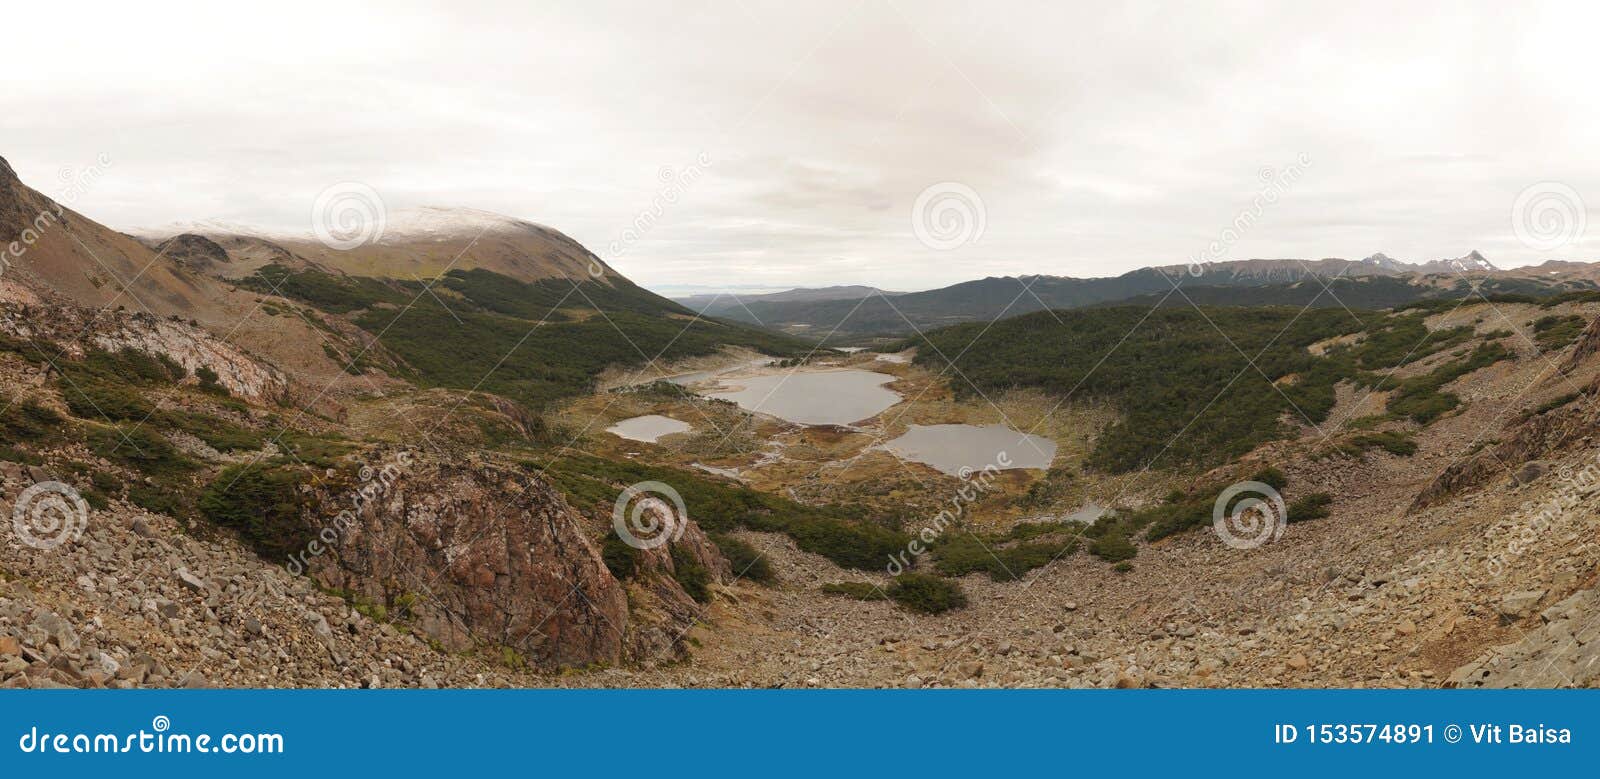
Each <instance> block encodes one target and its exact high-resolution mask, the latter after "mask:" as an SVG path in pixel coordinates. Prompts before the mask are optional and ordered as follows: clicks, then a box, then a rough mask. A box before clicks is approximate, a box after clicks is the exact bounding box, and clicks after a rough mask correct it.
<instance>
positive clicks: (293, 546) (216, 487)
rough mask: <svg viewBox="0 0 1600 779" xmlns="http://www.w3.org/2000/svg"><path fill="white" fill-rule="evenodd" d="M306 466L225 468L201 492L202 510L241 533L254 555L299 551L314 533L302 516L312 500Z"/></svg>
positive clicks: (271, 556)
mask: <svg viewBox="0 0 1600 779" xmlns="http://www.w3.org/2000/svg"><path fill="white" fill-rule="evenodd" d="M310 480H311V476H310V474H308V473H307V472H306V471H305V470H304V469H302V468H299V467H296V466H290V465H268V464H264V463H255V464H241V465H233V466H229V467H227V468H224V469H223V470H222V472H221V473H219V474H217V476H216V478H214V479H212V480H211V483H210V484H208V485H206V488H205V490H204V491H203V492H201V493H200V500H199V508H200V514H201V515H202V516H204V517H205V518H206V519H208V520H210V521H211V522H213V523H215V524H217V525H220V526H222V527H227V528H232V529H234V530H236V531H238V532H239V535H240V537H241V538H243V539H244V541H245V543H247V544H249V545H250V547H251V548H252V549H254V550H255V552H256V554H259V555H261V556H262V557H263V558H266V559H268V560H272V561H279V560H281V559H282V558H284V557H286V556H288V555H291V554H294V553H296V552H299V551H300V550H302V549H304V548H305V547H306V545H307V544H308V543H309V542H310V541H312V540H313V539H314V538H315V536H316V530H315V529H314V528H312V527H311V524H310V523H309V522H307V520H306V512H307V511H308V510H309V509H310V508H311V504H310V499H309V498H308V497H307V496H306V495H305V494H304V493H302V492H301V489H300V488H301V486H302V485H304V484H307V483H308V482H309V481H310Z"/></svg>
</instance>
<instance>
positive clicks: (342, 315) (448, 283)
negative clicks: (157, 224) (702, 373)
mask: <svg viewBox="0 0 1600 779" xmlns="http://www.w3.org/2000/svg"><path fill="white" fill-rule="evenodd" d="M135 232H137V233H139V236H140V237H139V239H135V238H134V237H133V236H130V235H126V234H123V233H119V232H117V231H114V230H112V229H110V228H108V227H105V226H104V225H100V224H97V223H95V222H93V221H92V220H90V219H88V218H86V217H84V216H82V215H80V214H78V213H76V212H74V211H72V210H70V209H66V208H64V207H62V206H61V205H60V204H58V203H56V202H54V201H53V200H51V199H50V198H48V197H45V196H44V195H42V194H40V193H38V192H36V191H34V190H32V189H30V188H29V187H27V186H26V185H25V184H23V183H22V182H21V181H20V180H19V179H18V178H17V176H16V174H15V172H13V171H12V169H11V167H10V166H9V165H8V164H6V163H4V161H3V160H0V245H4V244H9V243H10V242H11V241H13V240H16V241H18V249H19V250H20V251H19V252H17V253H16V256H15V257H13V256H11V252H9V251H8V252H7V254H6V261H7V265H8V267H7V268H6V269H5V270H4V274H3V277H4V278H5V279H6V280H7V281H8V282H11V283H14V284H20V285H22V286H25V287H27V288H29V289H30V291H31V293H32V294H36V295H39V296H43V297H44V298H46V299H51V300H59V301H69V302H71V303H75V304H77V305H80V306H88V307H101V306H108V305H109V306H121V307H125V308H127V309H129V310H132V311H139V312H144V313H148V314H153V315H155V316H158V317H177V318H181V319H185V320H194V321H195V322H196V323H197V324H199V325H201V326H204V327H206V328H208V329H210V330H211V331H212V332H214V333H216V334H218V335H222V336H225V337H226V338H228V339H230V340H231V341H233V342H234V343H237V344H239V345H241V346H244V347H246V348H247V349H250V350H252V351H254V352H255V353H258V354H261V355H263V356H265V357H267V358H268V359H269V360H270V362H272V363H273V364H274V365H277V366H278V367H280V368H283V369H284V370H286V371H288V372H289V373H290V374H291V376H293V377H296V378H298V379H301V383H302V384H304V385H305V386H308V387H311V388H312V389H309V390H308V391H307V392H306V393H305V396H306V397H305V400H307V401H308V402H309V401H312V400H314V401H315V402H316V403H318V404H320V405H322V406H324V408H323V409H322V411H323V412H325V413H342V411H340V409H342V408H343V406H344V404H345V403H346V402H347V401H349V400H351V399H353V398H357V397H360V396H361V395H364V394H368V393H370V392H371V391H372V387H373V382H374V381H375V380H390V379H405V380H408V381H411V382H413V383H417V384H421V385H423V386H435V387H450V388H457V389H481V390H484V391H488V392H497V393H500V394H503V395H505V396H506V397H509V398H511V399H512V400H514V401H516V402H518V403H520V404H522V405H523V406H525V407H526V408H527V409H530V410H534V409H537V408H539V407H541V406H542V405H543V404H545V403H548V402H551V401H553V400H556V399H559V398H564V397H569V396H571V395H574V394H578V393H581V392H586V391H587V390H588V389H589V387H590V386H591V384H592V383H593V382H594V381H595V379H596V377H597V376H598V375H599V374H600V373H601V372H602V371H604V370H605V369H607V368H608V367H638V366H641V365H645V364H648V363H652V362H654V361H657V360H673V359H681V358H684V357H692V356H700V355H706V354H709V353H712V352H714V351H717V350H718V349H721V348H723V347H726V346H741V347H747V348H752V349H757V350H761V351H764V352H767V353H770V354H774V355H781V356H788V355H793V354H799V353H801V352H802V350H803V347H804V345H803V344H802V343H801V342H799V341H796V340H794V339H792V338H789V337H787V336H783V335H776V334H773V333H770V332H767V331H765V330H762V329H759V328H755V327H751V326H748V325H744V324H739V323H732V322H724V321H721V320H718V319H715V318H711V317H697V316H696V314H695V312H693V311H691V310H689V309H687V308H685V307H683V306H681V305H679V304H677V303H674V302H672V301H670V300H668V299H666V298H664V297H661V296H659V295H656V294H654V293H652V292H649V291H647V290H645V289H643V288H641V287H639V286H637V285H635V284H634V283H633V282H631V281H629V280H628V279H627V278H625V277H624V276H622V275H621V274H619V273H617V272H616V271H615V270H614V269H612V268H611V267H610V266H608V265H606V264H605V263H604V262H602V261H601V260H600V259H599V258H598V257H596V256H595V255H594V254H593V253H592V252H590V251H589V250H588V249H586V248H584V247H583V246H582V245H581V244H579V243H578V242H577V241H574V240H573V239H572V238H570V237H568V236H566V235H564V234H562V233H560V232H559V231H556V230H554V229H551V228H549V227H544V226H542V225H537V224H534V223H532V222H528V221H525V220H521V219H516V218H513V217H508V216H503V215H499V214H491V213H489V212H485V211H478V210H473V209H444V208H423V209H415V210H411V211H402V212H399V213H397V214H395V215H393V216H392V217H391V218H390V219H389V220H388V223H387V225H386V226H385V228H384V230H383V232H382V236H381V237H376V236H375V240H374V241H373V242H371V243H370V244H368V245H361V246H353V247H351V248H349V249H347V250H338V249H333V248H330V247H329V246H328V245H326V244H324V243H323V242H321V241H319V240H317V239H316V238H315V237H313V236H311V235H310V234H309V233H307V234H295V233H289V232H283V231H270V230H263V229H259V228H254V227H249V226H245V225H238V224H230V223H223V222H215V221H212V222H189V223H182V224H178V225H174V226H171V227H168V228H163V229H158V230H139V231H135ZM294 304H300V305H294ZM356 377H366V378H364V379H357V378H356Z"/></svg>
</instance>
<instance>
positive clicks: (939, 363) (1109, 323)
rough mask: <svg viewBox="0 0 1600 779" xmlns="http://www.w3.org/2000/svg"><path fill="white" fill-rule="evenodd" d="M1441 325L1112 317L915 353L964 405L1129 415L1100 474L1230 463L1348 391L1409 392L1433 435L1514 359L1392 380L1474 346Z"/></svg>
mask: <svg viewBox="0 0 1600 779" xmlns="http://www.w3.org/2000/svg"><path fill="white" fill-rule="evenodd" d="M1428 314H1429V311H1427V310H1421V311H1414V312H1408V313H1403V314H1394V315H1391V314H1388V313H1385V312H1372V311H1356V312H1349V311H1345V310H1342V309H1310V310H1304V309H1300V308H1294V307H1273V306H1268V307H1249V308H1246V307H1201V308H1198V309H1197V308H1195V307H1188V308H1182V309H1179V308H1171V309H1169V308H1162V309H1157V310H1153V311H1152V310H1149V309H1145V308H1137V307H1112V308H1102V309H1086V310H1078V311H1058V312H1040V313H1037V314H1028V315H1025V316H1020V317H1016V318H1013V319H1008V320H1002V321H1000V322H996V323H994V324H993V325H985V324H983V323H969V324H962V325H956V326H953V327H949V328H945V329H942V330H937V331H934V332H931V333H928V334H927V335H925V336H923V337H919V338H913V339H910V340H909V341H907V342H906V343H905V344H902V346H915V347H918V349H919V351H918V354H917V362H918V363H920V364H923V365H927V366H929V367H930V368H932V369H934V370H941V369H944V368H945V367H946V365H947V360H950V359H954V360H955V361H956V365H955V368H956V370H955V371H951V372H950V375H951V377H952V385H953V386H954V387H955V389H956V392H957V394H958V395H964V396H968V397H971V396H975V395H977V394H978V392H982V393H984V394H990V393H993V392H996V391H1003V390H1007V389H1012V388H1023V387H1027V388H1038V389H1042V390H1045V391H1047V392H1051V393H1054V394H1057V395H1060V396H1063V397H1068V398H1075V399H1099V400H1105V401H1108V402H1110V403H1112V404H1114V405H1116V406H1117V407H1118V408H1119V409H1120V410H1121V412H1122V415H1123V416H1122V419H1121V420H1120V421H1118V422H1116V423H1115V424H1113V425H1112V426H1111V427H1110V428H1108V429H1107V430H1106V431H1105V433H1104V434H1103V435H1101V436H1100V438H1099V440H1098V442H1097V443H1096V445H1095V449H1094V451H1093V452H1092V454H1091V455H1090V459H1089V462H1090V464H1091V465H1093V466H1095V467H1098V468H1102V469H1105V470H1108V471H1112V472H1123V471H1130V470H1135V469H1139V468H1143V467H1147V466H1148V467H1172V466H1178V465H1215V464H1217V463H1221V462H1225V461H1227V460H1230V459H1232V458H1234V457H1237V456H1239V455H1241V454H1244V453H1245V452H1248V451H1249V450H1250V449H1252V448H1253V447H1255V446H1256V445H1258V444H1260V443H1262V442H1265V441H1269V440H1273V439H1276V438H1280V437H1283V436H1285V435H1287V434H1288V433H1289V432H1290V426H1289V425H1287V424H1286V423H1285V421H1284V420H1285V418H1288V419H1293V420H1294V421H1296V422H1300V423H1306V422H1309V423H1311V424H1318V425H1319V424H1321V423H1322V422H1323V421H1325V420H1326V418H1327V415H1328V412H1329V410H1330V409H1332V407H1333V403H1334V385H1335V384H1337V383H1338V382H1339V381H1341V380H1350V381H1353V382H1355V383H1357V384H1358V385H1361V386H1365V387H1371V388H1378V389H1385V390H1397V392H1395V394H1394V396H1393V397H1392V398H1391V400H1390V408H1389V411H1390V414H1391V415H1392V416H1394V417H1395V418H1408V419H1410V420H1412V421H1415V422H1418V423H1423V424H1426V423H1427V422H1429V421H1431V420H1433V419H1434V418H1436V417H1438V416H1439V415H1440V414H1443V413H1445V412H1448V411H1449V410H1451V409H1453V408H1454V407H1455V406H1456V405H1457V403H1458V402H1459V401H1458V399H1457V398H1456V397H1455V396H1454V395H1452V394H1450V393H1448V392H1445V391H1443V390H1442V389H1441V387H1442V386H1443V385H1444V384H1446V383H1448V382H1449V381H1451V380H1453V379H1456V378H1459V377H1460V376H1462V375H1465V374H1466V373H1469V372H1471V371H1473V370H1477V369H1478V368H1482V367H1485V366H1487V365H1489V364H1492V363H1494V362H1496V361H1499V360H1502V359H1508V358H1510V357H1511V353H1510V352H1509V351H1507V350H1506V349H1505V347H1503V346H1501V345H1500V344H1499V343H1487V344H1484V345H1481V346H1479V347H1478V348H1477V349H1476V350H1473V351H1471V352H1470V353H1464V354H1461V355H1457V356H1456V357H1455V358H1454V359H1452V360H1451V361H1449V362H1447V363H1445V364H1444V365H1442V366H1440V367H1438V368H1436V369H1435V370H1433V371H1431V372H1429V373H1428V374H1426V375H1423V376H1420V377H1417V378H1412V379H1409V380H1406V381H1398V380H1393V379H1389V378H1388V377H1387V373H1388V371H1389V370H1390V369H1392V368H1395V367H1397V366H1400V365H1404V364H1408V363H1412V362H1416V361H1417V360H1420V359H1422V358H1424V357H1427V356H1429V355H1432V354H1436V353H1438V352H1440V351H1443V350H1446V349H1452V348H1455V347H1458V346H1462V345H1464V344H1466V343H1467V342H1468V341H1469V340H1471V339H1472V338H1473V337H1474V336H1473V333H1472V328H1470V327H1456V328H1447V329H1443V330H1435V331H1429V330H1428V329H1427V328H1426V327H1425V326H1424V324H1423V320H1424V319H1425V318H1426V317H1427V316H1428ZM1355 334H1360V337H1359V338H1356V339H1353V340H1354V341H1355V343H1354V344H1353V345H1338V346H1334V347H1333V348H1330V349H1328V350H1327V351H1326V353H1325V354H1324V355H1323V356H1315V355H1313V354H1311V352H1310V351H1308V349H1307V347H1308V346H1310V345H1311V344H1314V343H1317V342H1319V341H1322V340H1325V339H1328V338H1333V337H1336V336H1349V335H1355ZM1252 363H1254V367H1252ZM969 382H970V384H969Z"/></svg>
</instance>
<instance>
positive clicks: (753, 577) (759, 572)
mask: <svg viewBox="0 0 1600 779" xmlns="http://www.w3.org/2000/svg"><path fill="white" fill-rule="evenodd" d="M711 541H712V542H713V543H715V544H716V545H717V548H718V549H720V550H722V556H723V557H726V558H728V564H729V565H731V566H733V575H734V577H735V578H739V579H749V580H750V581H753V582H760V583H761V584H771V583H773V582H774V581H777V578H778V575H777V573H775V572H774V571H773V570H772V564H771V563H769V562H768V561H767V558H766V557H763V556H762V554H761V552H760V551H758V550H757V549H756V548H755V547H753V546H751V545H750V544H748V543H746V542H744V541H741V540H739V539H737V538H734V537H733V536H730V535H727V534H725V533H713V534H711Z"/></svg>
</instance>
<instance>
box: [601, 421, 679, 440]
mask: <svg viewBox="0 0 1600 779" xmlns="http://www.w3.org/2000/svg"><path fill="white" fill-rule="evenodd" d="M690 429H691V428H690V425H689V423H687V422H679V421H678V420H676V419H673V418H672V417H664V416H661V415H660V414H646V415H644V416H642V417H633V418H631V419H624V420H622V421H621V422H618V423H616V424H614V425H612V426H611V427H608V428H606V432H607V433H611V434H612V435H615V436H618V437H621V438H626V439H628V440H629V441H645V442H648V443H655V442H656V439H659V438H660V437H662V436H664V435H672V434H673V433H684V432H688V431H689V430H690Z"/></svg>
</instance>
